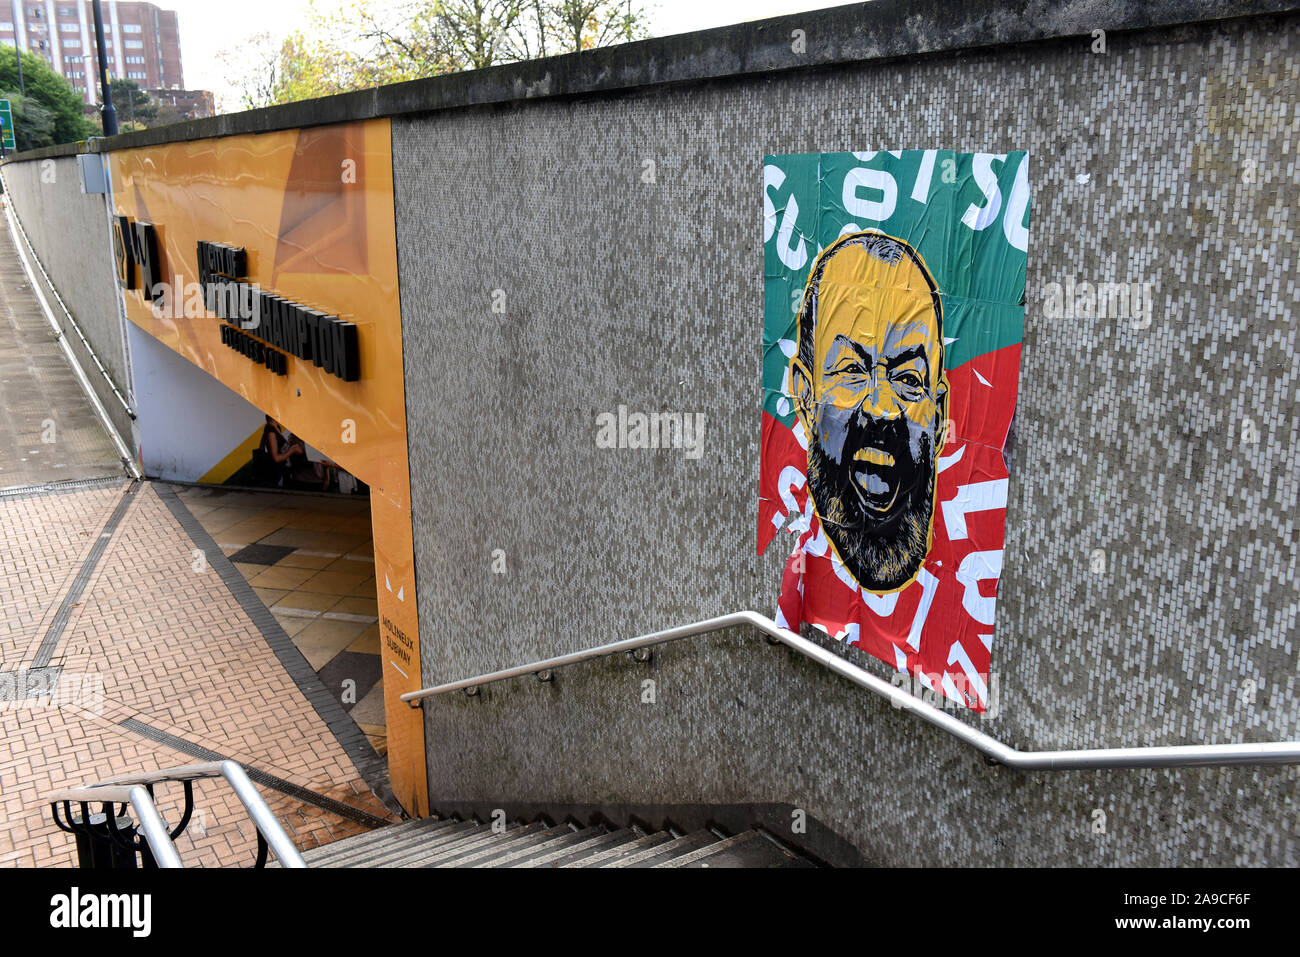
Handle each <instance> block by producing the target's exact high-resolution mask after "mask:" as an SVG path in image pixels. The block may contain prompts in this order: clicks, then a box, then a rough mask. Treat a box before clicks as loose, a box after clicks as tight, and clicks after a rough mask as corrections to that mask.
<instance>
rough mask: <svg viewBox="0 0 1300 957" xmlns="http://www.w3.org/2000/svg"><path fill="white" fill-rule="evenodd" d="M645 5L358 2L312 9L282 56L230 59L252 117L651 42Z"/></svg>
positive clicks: (266, 40) (624, 1)
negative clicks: (278, 107) (341, 96)
mask: <svg viewBox="0 0 1300 957" xmlns="http://www.w3.org/2000/svg"><path fill="white" fill-rule="evenodd" d="M643 3H644V0H389V2H383V0H354V2H352V3H350V4H346V5H340V6H338V7H335V8H333V9H329V10H322V9H321V8H320V7H317V6H316V5H315V0H313V3H312V5H311V8H310V11H311V12H310V15H309V21H308V27H307V29H305V30H302V31H298V32H295V33H293V34H291V35H290V36H289V37H287V38H286V39H285V40H284V41H283V42H282V43H280V45H279V47H278V49H276V48H275V45H274V41H273V40H272V39H271V37H270V36H269V35H267V34H259V35H257V36H256V37H254V38H253V41H252V42H251V43H249V44H246V45H245V47H244V48H243V49H242V50H241V51H238V52H236V53H229V52H227V53H223V54H221V57H222V59H223V60H224V61H225V62H226V63H227V65H228V69H230V70H231V71H232V74H233V76H234V81H233V82H234V83H235V85H236V86H237V87H238V88H239V89H240V91H241V100H242V103H243V105H244V106H245V107H246V108H253V107H258V106H269V105H271V104H274V103H288V102H292V101H294V100H302V99H309V98H311V97H317V96H328V95H330V94H333V93H344V92H348V91H350V90H361V89H367V88H369V87H373V86H380V85H382V84H385V83H398V82H401V81H403V80H413V79H418V78H420V77H426V76H437V75H439V74H443V73H455V72H457V71H460V70H477V69H482V68H483V67H487V66H493V65H495V64H498V63H508V62H511V61H517V60H530V59H533V58H535V57H539V56H549V55H552V54H557V53H576V52H579V51H582V50H590V49H593V48H595V47H599V46H606V45H608V44H611V43H620V42H624V41H627V40H634V39H638V38H640V37H643V36H647V35H648V30H647V17H646V13H645V9H644V6H643Z"/></svg>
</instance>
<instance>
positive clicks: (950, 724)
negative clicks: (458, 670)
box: [401, 611, 1300, 771]
mask: <svg viewBox="0 0 1300 957" xmlns="http://www.w3.org/2000/svg"><path fill="white" fill-rule="evenodd" d="M743 625H748V626H749V627H751V628H755V629H757V630H758V631H760V632H762V633H763V634H765V635H767V636H768V638H769V639H770V640H772V641H773V642H774V643H779V644H782V645H785V646H786V647H787V648H790V649H791V650H793V651H796V652H798V653H799V654H801V655H803V656H804V657H806V658H811V659H812V660H813V661H815V662H817V663H818V664H820V665H823V666H824V667H826V668H828V669H829V670H831V671H833V672H835V673H836V674H838V675H840V676H841V677H843V678H847V679H848V680H849V681H851V682H853V683H854V684H855V685H857V686H858V687H860V688H865V689H866V690H868V691H872V692H874V693H876V694H878V695H880V696H881V697H882V698H885V699H887V700H888V701H889V702H890V703H891V704H892V705H894V707H896V708H900V709H902V710H904V711H909V712H911V713H912V714H914V715H916V716H917V717H919V718H921V719H922V720H923V721H927V722H929V723H930V724H932V725H934V726H935V727H938V728H941V729H942V730H944V731H946V732H948V733H949V734H951V735H952V736H953V737H955V738H957V739H958V740H960V741H964V742H965V743H966V744H969V745H970V746H971V747H973V748H975V749H976V750H977V751H979V752H980V753H981V754H983V755H984V756H985V757H986V758H987V759H988V760H989V761H991V762H993V763H996V764H1003V765H1006V766H1007V767H1009V768H1015V769H1017V770H1021V771H1066V770H1089V769H1109V768H1181V767H1195V766H1205V765H1266V764H1300V741H1269V742H1264V743H1259V744H1187V745H1158V746H1157V745H1153V746H1149V747H1132V748H1093V749H1083V750H1067V751H1018V750H1016V749H1015V748H1013V747H1011V746H1010V745H1007V744H1004V743H1003V742H1001V741H999V740H997V739H996V738H994V737H992V736H990V735H987V734H985V733H984V732H983V731H980V730H978V729H976V728H973V727H971V726H970V725H968V724H966V723H965V722H964V721H962V720H960V719H959V718H957V717H956V716H955V715H952V714H949V713H947V712H946V711H944V710H942V709H940V708H937V707H935V706H934V705H932V704H929V703H928V702H925V701H922V700H921V699H920V698H918V697H916V696H915V695H913V694H911V693H910V692H908V691H906V690H904V689H903V688H900V687H897V686H896V685H893V684H891V683H890V682H888V681H886V680H885V679H884V678H880V677H878V676H877V675H874V674H872V673H871V672H869V671H867V670H865V669H863V668H860V667H859V666H857V665H855V664H853V663H852V662H850V661H848V660H846V659H844V658H842V657H840V656H839V655H837V654H835V653H834V652H832V651H828V650H827V649H825V648H823V647H822V646H821V645H818V644H816V643H814V642H812V641H809V640H808V639H806V638H804V637H802V636H801V635H797V634H795V633H794V632H793V631H790V630H789V629H788V628H782V627H781V626H780V625H778V624H777V623H776V622H775V621H773V620H772V619H770V618H768V617H766V616H765V615H760V614H759V613H758V612H755V611H740V612H735V613H733V614H730V615H722V616H720V617H718V618H709V619H706V620H704V621H697V622H693V623H691V624H689V625H680V626H678V627H676V628H666V629H664V630H663V631H655V632H651V633H650V634H646V635H638V636H637V637H635V638H627V639H624V640H623V641H615V642H613V643H611V644H607V645H600V646H598V647H595V648H589V649H587V650H586V651H577V652H574V653H572V654H568V655H559V656H557V657H554V658H545V659H542V660H540V661H534V662H530V663H529V664H526V665H519V666H518V667H515V668H505V669H502V670H500V671H492V672H488V673H487V674H481V675H475V676H474V677H473V678H465V679H463V680H461V681H449V682H447V683H446V684H441V685H435V686H434V687H431V688H423V689H421V690H419V691H409V692H407V693H406V694H404V695H402V696H401V698H402V700H403V701H405V702H406V703H407V704H409V705H410V706H411V707H413V708H419V707H421V706H422V704H423V702H424V701H425V700H426V699H428V698H431V697H433V696H435V695H440V694H446V693H448V692H450V691H461V690H464V691H466V692H468V693H470V694H474V693H476V691H477V689H478V688H479V687H480V686H481V685H486V684H491V683H492V682H495V681H504V680H505V679H507V678H517V677H521V676H523V675H529V674H533V675H538V676H539V677H542V678H543V679H545V678H547V677H549V674H548V673H549V672H550V671H551V669H553V668H561V667H564V666H565V665H573V664H577V663H579V662H582V661H591V660H592V659H594V658H603V657H606V656H608V655H614V654H618V653H619V652H624V651H626V652H633V653H637V652H641V651H643V650H645V649H648V648H650V647H651V646H653V645H661V644H664V643H666V642H670V641H679V640H681V639H683V638H693V637H695V636H698V635H707V634H710V633H713V632H718V631H723V630H725V629H728V628H736V627H739V626H743ZM642 660H645V658H642Z"/></svg>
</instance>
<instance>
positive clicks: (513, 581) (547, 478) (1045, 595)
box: [393, 4, 1300, 866]
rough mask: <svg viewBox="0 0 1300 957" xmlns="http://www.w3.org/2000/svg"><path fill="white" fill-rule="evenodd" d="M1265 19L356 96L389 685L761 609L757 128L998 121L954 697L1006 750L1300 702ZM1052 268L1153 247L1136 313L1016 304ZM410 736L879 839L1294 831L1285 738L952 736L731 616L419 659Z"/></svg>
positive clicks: (468, 785) (460, 776) (481, 791)
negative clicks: (1048, 311)
mask: <svg viewBox="0 0 1300 957" xmlns="http://www.w3.org/2000/svg"><path fill="white" fill-rule="evenodd" d="M1076 6H1088V5H1076ZM1099 6H1100V7H1103V8H1107V5H1105V4H1102V5H1096V4H1094V5H1092V7H1091V8H1097V7H1099ZM1210 6H1214V5H1213V4H1211V5H1210ZM1091 8H1090V9H1091ZM870 9H871V7H870V6H869V7H867V8H866V11H870ZM1107 9H1108V8H1107ZM862 16H863V17H864V18H866V17H867V16H869V13H867V12H864V13H863V14H862ZM790 22H791V23H792V24H793V23H794V19H793V18H791V19H790ZM795 25H797V24H795ZM1097 25H1098V26H1105V23H1104V22H1102V23H1099V24H1097ZM1296 26H1297V19H1296V17H1295V16H1294V15H1285V16H1282V17H1276V18H1267V19H1250V20H1229V21H1222V22H1218V23H1212V24H1205V25H1200V26H1186V27H1181V28H1177V29H1169V30H1150V31H1143V32H1139V33H1129V34H1124V33H1112V34H1110V35H1109V36H1108V46H1109V50H1108V52H1107V53H1105V54H1104V55H1103V54H1094V53H1092V52H1091V51H1090V45H1091V40H1090V38H1089V37H1088V36H1087V35H1086V34H1085V35H1084V36H1082V37H1079V38H1077V39H1070V40H1054V41H1043V42H1037V43H1033V44H1028V45H1015V46H1007V47H1001V48H997V49H994V50H985V51H980V52H968V53H964V54H962V55H961V56H960V57H958V56H945V55H943V54H938V55H935V56H932V57H928V58H921V59H914V60H911V61H907V62H863V63H857V64H842V65H838V66H829V67H825V68H821V69H818V70H809V71H792V72H787V73H783V74H779V75H761V76H755V77H752V78H748V79H746V78H733V79H720V80H715V81H713V82H707V83H696V84H681V85H674V86H670V87H657V88H653V87H652V88H645V89H641V90H637V91H632V92H622V93H618V94H616V95H591V96H586V97H581V98H571V99H548V100H545V101H543V102H537V103H520V104H516V105H515V106H513V107H490V108H475V109H464V110H456V111H443V112H438V113H431V114H429V115H426V116H415V117H412V116H404V117H400V118H397V119H395V120H394V132H393V137H394V156H395V164H396V171H395V172H396V190H397V212H398V241H399V255H400V261H401V264H402V270H403V271H402V296H403V315H404V323H405V332H404V335H405V357H406V358H405V361H406V381H407V392H408V394H407V409H408V416H409V420H410V423H411V425H410V430H409V431H410V445H411V471H412V476H413V480H414V481H413V496H412V498H413V501H412V507H413V514H414V519H415V527H416V558H417V569H418V574H419V586H420V588H419V595H420V613H421V634H422V640H423V660H422V666H423V677H424V681H425V683H426V684H432V683H436V682H438V681H443V680H449V679H455V678H463V677H467V676H469V675H472V674H475V673H479V672H482V671H485V670H489V669H492V668H496V667H502V666H508V665H514V664H520V663H523V662H525V661H528V660H530V659H534V658H537V657H541V656H545V655H549V654H555V653H560V652H567V651H573V650H577V649H580V648H583V647H587V646H589V645H592V644H596V643H599V642H604V641H609V640H614V639H616V638H624V637H630V636H632V635H635V634H638V633H641V632H646V631H649V630H652V629H656V628H659V627H664V626H669V625H672V624H677V623H682V622H687V621H692V620H696V619H700V618H704V617H707V616H711V615H715V614H719V613H723V612H727V611H732V610H736V609H740V608H746V607H754V608H759V609H763V610H768V611H771V610H773V609H774V607H775V596H776V591H777V587H778V584H779V579H780V565H781V561H782V555H781V554H780V552H781V550H782V549H783V548H784V547H788V545H782V544H778V545H775V546H773V549H772V551H771V553H770V554H768V555H766V556H764V557H762V558H761V559H759V558H756V557H755V555H754V536H755V524H756V502H755V497H756V494H757V485H758V464H759V407H758V403H759V373H758V364H759V356H760V339H761V328H762V290H763V282H762V275H763V274H762V259H761V255H762V250H761V241H762V175H761V164H762V157H763V156H764V154H767V153H787V152H804V151H809V152H811V151H821V150H863V149H892V148H930V147H934V148H943V149H955V150H959V151H993V152H1003V151H1007V150H1015V149H1025V150H1028V151H1029V152H1030V155H1031V157H1032V163H1033V165H1032V167H1031V170H1032V173H1031V186H1032V191H1033V200H1032V227H1031V239H1030V249H1029V263H1030V265H1029V277H1028V297H1029V308H1028V316H1027V332H1026V339H1025V345H1024V358H1023V362H1022V368H1021V386H1022V392H1021V396H1020V404H1019V411H1018V415H1017V418H1016V422H1015V425H1014V428H1013V434H1012V439H1011V442H1010V444H1009V447H1008V457H1009V461H1010V468H1011V476H1012V477H1011V499H1010V502H1009V507H1008V528H1007V542H1006V545H1007V550H1006V556H1005V565H1004V572H1003V578H1002V583H1001V589H1000V600H999V607H998V617H997V632H996V636H995V638H994V644H993V667H994V669H995V670H996V672H997V675H996V680H997V684H998V694H999V704H998V708H997V713H996V717H989V718H986V719H983V720H979V719H974V718H970V720H974V721H978V723H979V724H980V726H981V727H982V728H983V729H984V730H986V731H987V732H989V733H991V734H993V735H995V736H997V737H999V738H1001V739H1003V740H1005V741H1007V742H1009V743H1011V744H1012V745H1014V746H1016V747H1019V748H1023V749H1035V750H1036V749H1050V748H1089V747H1103V746H1121V745H1159V744H1179V743H1223V742H1232V741H1263V740H1285V739H1291V740H1294V739H1296V738H1297V737H1298V736H1300V706H1298V705H1297V690H1298V689H1297V665H1298V663H1300V662H1298V660H1297V654H1298V653H1300V652H1298V650H1297V648H1296V645H1295V642H1294V635H1295V616H1296V610H1297V607H1300V589H1297V585H1296V577H1295V571H1296V558H1297V553H1296V538H1295V526H1294V519H1293V516H1294V511H1295V507H1296V499H1297V485H1298V480H1300V476H1298V475H1297V473H1296V471H1295V470H1294V468H1288V465H1287V460H1288V456H1289V455H1290V452H1291V449H1292V448H1293V447H1294V444H1295V439H1296V435H1297V429H1300V421H1298V420H1297V416H1296V412H1297V407H1296V406H1297V389H1296V386H1297V378H1298V374H1300V360H1298V359H1297V357H1296V350H1295V347H1296V325H1295V303H1296V298H1297V297H1296V292H1297V289H1296V280H1295V278H1294V277H1295V260H1296V246H1295V234H1294V230H1295V222H1294V216H1295V209H1296V208H1298V207H1300V203H1298V202H1297V200H1300V191H1298V189H1297V183H1296V167H1295V159H1294V157H1295V149H1296V142H1297V137H1298V136H1300V129H1298V126H1297V122H1298V120H1297V116H1298V114H1297V103H1296V91H1295V87H1294V84H1293V83H1292V82H1290V80H1289V79H1288V78H1293V77H1294V76H1295V75H1297V71H1300V43H1298V42H1297V36H1300V33H1297V31H1296ZM936 29H937V28H936ZM787 32H788V31H787ZM921 32H924V31H921ZM938 32H940V33H941V32H942V31H941V30H939V31H938ZM930 46H931V48H933V46H935V44H934V43H931V44H930ZM646 160H653V161H654V163H655V168H656V182H655V183H654V184H647V183H645V182H643V178H642V173H643V170H644V169H645V161H646ZM1248 164H1249V168H1250V170H1251V173H1250V175H1244V170H1245V169H1246V168H1247V165H1248ZM1070 277H1073V278H1074V279H1075V281H1084V280H1087V281H1092V282H1098V281H1137V282H1151V283H1153V284H1154V292H1155V315H1154V319H1153V321H1152V322H1151V324H1150V325H1149V327H1147V328H1145V329H1133V328H1131V326H1130V325H1129V324H1126V323H1121V322H1118V321H1114V320H1110V321H1080V320H1062V319H1055V320H1054V319H1051V318H1048V317H1047V316H1046V315H1045V314H1044V310H1043V308H1042V301H1041V297H1042V293H1043V290H1044V287H1045V285H1046V284H1048V283H1052V282H1062V283H1063V282H1066V281H1067V279H1068V278H1070ZM495 290H500V291H501V292H500V293H498V294H497V301H498V302H501V301H504V305H505V311H504V313H503V314H498V313H496V312H494V311H493V309H492V305H493V296H494V291H495ZM502 297H504V299H502ZM620 404H622V405H626V406H628V407H629V408H630V409H634V410H641V411H650V410H669V411H679V412H703V413H704V414H705V415H706V416H707V431H706V434H705V444H704V453H703V455H702V457H701V458H699V459H697V460H690V459H688V458H686V457H685V456H684V455H683V454H682V453H681V452H675V451H667V450H658V451H631V450H623V451H617V450H608V451H607V450H601V449H598V448H596V445H595V433H596V416H597V415H598V414H600V413H602V412H610V411H615V410H616V409H617V407H618V406H619V405H620ZM1247 420H1250V422H1251V425H1250V426H1249V427H1246V426H1245V423H1246V421H1247ZM1252 429H1253V434H1255V435H1257V438H1256V439H1255V440H1253V441H1252V440H1249V439H1248V440H1247V441H1245V442H1243V441H1242V436H1243V430H1244V434H1246V435H1248V436H1249V435H1251V434H1252ZM495 549H503V550H504V552H505V561H506V573H505V574H494V573H493V559H494V555H493V551H494V550H495ZM1099 551H1100V552H1104V556H1105V567H1104V570H1102V571H1094V570H1093V567H1094V566H1093V564H1092V562H1093V556H1094V554H1095V553H1097V552H1099ZM847 654H848V656H849V657H850V658H852V659H853V660H855V661H858V662H860V663H863V664H865V665H866V666H867V667H869V668H872V669H873V670H875V671H877V672H879V673H881V674H888V673H889V671H888V669H887V668H885V667H884V666H882V665H880V664H879V663H877V662H875V661H873V660H868V659H866V658H865V656H862V655H859V654H857V653H856V652H854V651H852V650H848V652H847ZM647 677H649V678H653V679H654V680H655V681H656V683H657V684H656V689H657V695H656V698H657V701H656V703H655V704H643V703H642V699H641V691H642V685H641V682H642V680H643V679H645V678H647ZM426 731H427V742H428V758H429V780H430V785H429V786H430V795H431V798H432V803H433V805H434V806H435V807H437V806H439V803H440V802H443V803H455V802H466V801H471V802H472V801H482V802H492V803H493V804H494V805H496V806H507V807H509V806H510V804H511V802H514V803H516V804H521V803H543V804H544V803H550V804H555V805H559V804H566V803H586V804H598V803H607V804H618V803H628V804H668V805H671V804H710V803H724V804H728V803H736V804H744V803H752V802H774V803H778V804H781V803H784V804H789V805H793V806H796V807H799V808H803V809H805V810H806V811H807V812H808V813H809V814H811V815H813V816H814V817H816V818H817V819H819V820H821V821H823V822H825V823H826V824H828V825H829V826H831V827H832V828H834V829H835V830H837V831H839V832H840V833H842V834H843V835H845V836H846V837H847V838H849V839H850V840H851V841H852V842H853V843H854V844H855V845H856V846H857V847H858V848H859V849H860V850H861V851H862V852H863V854H864V855H865V856H866V857H867V859H869V860H871V861H875V862H881V863H891V864H930V865H935V864H988V863H1002V864H1012V863H1014V864H1047V865H1061V864H1080V863H1082V864H1261V863H1271V864H1288V865H1291V866H1294V865H1296V864H1297V863H1300V823H1298V822H1297V817H1296V807H1295V803H1294V802H1295V793H1296V785H1297V781H1300V772H1297V770H1296V769H1293V768H1288V769H1265V770H1252V769H1197V770H1183V771H1124V772H1071V773H1052V774H1046V773H1033V774H1026V773H1019V772H1015V771H1010V770H1007V769H1005V768H1000V767H989V766H986V765H985V764H984V762H983V761H982V760H981V759H980V758H979V757H978V756H977V755H976V754H975V752H973V751H972V750H970V749H969V748H967V747H966V746H964V745H960V744H958V743H956V742H955V741H954V740H953V739H951V738H950V737H948V736H947V735H945V734H943V733H942V732H940V731H937V730H934V729H932V728H930V727H928V726H926V725H923V724H921V723H920V722H918V721H917V720H916V719H914V718H911V717H908V716H906V715H904V714H901V713H898V712H896V711H894V710H892V709H891V708H890V707H889V706H888V705H885V704H882V702H881V701H879V700H877V699H875V698H873V697H871V696H869V695H867V694H866V693H864V692H861V691H858V690H856V689H854V688H853V687H851V686H849V685H848V684H847V683H846V682H844V681H842V680H840V679H837V678H835V677H833V676H830V675H828V674H827V673H825V672H824V671H823V670H822V669H820V668H819V667H817V666H814V665H810V664H807V663H805V662H804V661H802V660H800V659H798V658H796V657H794V656H793V655H791V654H790V653H788V652H786V651H785V650H783V649H773V648H770V647H768V646H767V645H765V644H764V643H763V642H761V641H759V640H757V639H756V638H755V637H754V636H752V635H743V634H735V635H727V636H721V637H717V638H714V639H711V640H704V641H696V642H694V643H682V644H678V645H672V646H666V647H664V648H662V649H660V651H659V652H658V654H657V656H656V658H655V660H654V662H653V663H652V664H650V665H640V664H635V663H633V662H631V661H629V660H626V659H618V660H607V661H604V662H601V663H598V664H591V665H583V666H578V667H574V668H571V669H567V670H565V671H562V672H560V674H559V676H558V677H557V680H556V681H554V682H553V683H550V684H542V683H539V682H536V681H534V680H532V679H520V680H517V681H513V682H506V683H502V684H499V685H495V686H493V687H491V688H489V689H487V690H486V691H485V692H484V693H483V694H482V695H480V696H479V697H477V698H466V697H464V696H460V695H448V696H444V697H441V698H438V699H435V700H434V701H432V702H431V703H430V704H429V705H428V707H427V709H426ZM1098 811H1100V812H1102V813H1103V814H1104V816H1105V817H1104V833H1098V822H1099V821H1101V820H1102V819H1101V817H1099V816H1098V814H1097V812H1098Z"/></svg>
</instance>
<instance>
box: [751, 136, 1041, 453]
mask: <svg viewBox="0 0 1300 957" xmlns="http://www.w3.org/2000/svg"><path fill="white" fill-rule="evenodd" d="M763 213H764V216H763V243H764V277H763V278H764V286H765V289H764V311H763V408H764V410H765V411H766V412H768V413H769V414H770V415H772V416H773V417H774V418H775V419H777V420H778V421H779V422H781V423H782V424H783V425H785V426H787V427H789V426H791V425H792V423H793V421H794V412H793V409H792V407H791V404H790V401H789V383H788V381H787V376H788V372H787V370H788V367H789V358H790V355H791V352H792V350H793V348H794V340H795V338H796V334H795V320H796V318H797V316H798V312H799V305H800V300H801V298H802V295H803V290H804V286H805V285H806V283H807V281H808V274H809V272H810V271H811V269H812V267H813V264H814V261H815V260H816V258H817V256H818V255H819V254H820V252H821V251H822V250H823V249H825V248H826V247H827V246H829V245H830V244H831V243H833V242H835V240H836V239H838V238H839V237H840V236H844V235H847V234H849V233H857V232H867V231H877V232H882V233H885V234H887V235H889V236H893V237H895V238H897V239H902V240H905V241H906V242H907V243H908V244H910V245H911V246H912V247H913V248H914V249H915V250H916V251H917V252H918V253H919V254H920V255H921V257H922V258H923V259H924V260H925V263H926V265H927V266H928V267H929V270H930V272H931V275H932V276H933V277H934V280H935V284H936V285H937V286H938V288H939V289H940V290H941V297H942V299H943V310H944V336H945V339H946V340H947V342H946V345H947V352H946V365H947V367H948V368H949V369H954V368H957V367H958V366H961V365H962V364H963V363H966V362H969V361H970V360H971V359H973V358H975V357H976V356H980V355H984V354H985V353H988V352H992V351H994V350H996V349H1001V348H1004V347H1006V346H1010V345H1015V344H1016V343H1018V342H1020V341H1021V337H1022V336H1023V332H1024V309H1023V290H1024V286H1025V268H1026V265H1027V255H1026V250H1027V249H1028V248H1029V230H1028V226H1027V224H1028V222H1029V156H1028V154H1026V153H1024V152H1013V153H1005V154H999V153H955V152H952V151H951V150H892V151H876V152H864V153H794V154H787V155H783V156H768V157H766V158H765V159H764V161H763Z"/></svg>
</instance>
